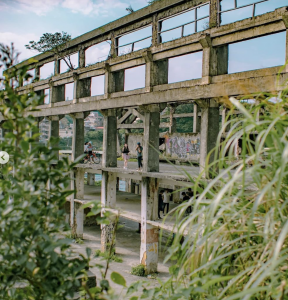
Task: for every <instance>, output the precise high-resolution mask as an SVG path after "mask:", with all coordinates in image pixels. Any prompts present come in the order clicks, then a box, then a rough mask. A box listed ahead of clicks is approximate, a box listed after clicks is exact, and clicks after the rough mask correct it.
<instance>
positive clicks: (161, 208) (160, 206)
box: [158, 190, 164, 219]
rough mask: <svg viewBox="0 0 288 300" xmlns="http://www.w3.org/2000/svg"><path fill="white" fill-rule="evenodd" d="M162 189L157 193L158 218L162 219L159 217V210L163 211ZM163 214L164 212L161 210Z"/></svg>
mask: <svg viewBox="0 0 288 300" xmlns="http://www.w3.org/2000/svg"><path fill="white" fill-rule="evenodd" d="M163 192H164V191H163V190H162V191H160V193H159V195H158V218H159V219H162V218H161V217H160V212H161V211H162V212H163ZM163 214H164V212H163Z"/></svg>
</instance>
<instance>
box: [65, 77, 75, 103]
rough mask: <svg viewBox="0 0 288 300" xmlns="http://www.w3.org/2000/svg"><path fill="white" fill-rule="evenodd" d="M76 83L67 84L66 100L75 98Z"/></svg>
mask: <svg viewBox="0 0 288 300" xmlns="http://www.w3.org/2000/svg"><path fill="white" fill-rule="evenodd" d="M73 90H74V83H73V82H72V83H67V84H65V101H69V100H73Z"/></svg>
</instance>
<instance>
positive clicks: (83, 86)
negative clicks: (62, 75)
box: [73, 74, 91, 103]
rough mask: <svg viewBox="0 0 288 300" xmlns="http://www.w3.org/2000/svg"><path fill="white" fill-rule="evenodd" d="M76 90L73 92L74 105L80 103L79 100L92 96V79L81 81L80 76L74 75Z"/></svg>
mask: <svg viewBox="0 0 288 300" xmlns="http://www.w3.org/2000/svg"><path fill="white" fill-rule="evenodd" d="M73 78H74V90H73V101H74V102H73V103H78V102H79V98H83V97H90V96H91V77H90V78H85V79H81V80H80V79H79V76H78V74H74V75H73Z"/></svg>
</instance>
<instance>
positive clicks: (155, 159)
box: [143, 105, 160, 172]
mask: <svg viewBox="0 0 288 300" xmlns="http://www.w3.org/2000/svg"><path fill="white" fill-rule="evenodd" d="M159 125H160V109H159V106H158V105H147V106H145V107H144V138H143V141H144V142H143V172H159Z"/></svg>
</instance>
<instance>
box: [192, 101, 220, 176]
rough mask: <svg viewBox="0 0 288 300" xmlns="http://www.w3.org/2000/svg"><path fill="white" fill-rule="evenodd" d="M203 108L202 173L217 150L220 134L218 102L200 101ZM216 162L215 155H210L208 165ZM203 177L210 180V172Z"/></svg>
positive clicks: (206, 172)
mask: <svg viewBox="0 0 288 300" xmlns="http://www.w3.org/2000/svg"><path fill="white" fill-rule="evenodd" d="M197 103H198V104H199V106H201V132H200V173H201V172H202V171H204V170H205V167H207V165H206V158H207V156H208V154H209V152H210V151H211V150H212V149H214V148H215V146H216V142H217V138H218V133H219V104H218V103H217V101H216V100H213V99H209V100H199V101H197ZM213 160H214V153H212V154H211V155H210V158H209V161H208V164H209V163H211V162H212V161H213ZM203 177H205V178H209V177H210V174H209V170H206V171H205V174H203Z"/></svg>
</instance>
